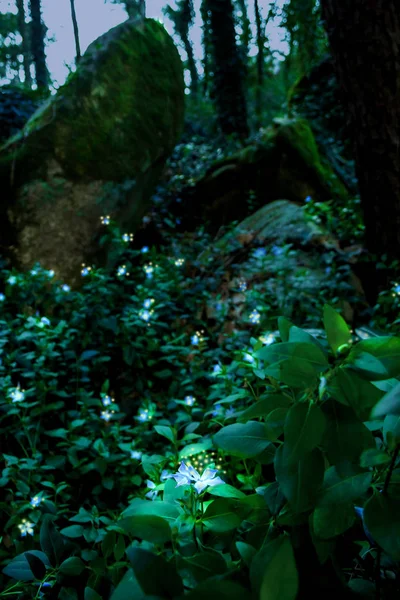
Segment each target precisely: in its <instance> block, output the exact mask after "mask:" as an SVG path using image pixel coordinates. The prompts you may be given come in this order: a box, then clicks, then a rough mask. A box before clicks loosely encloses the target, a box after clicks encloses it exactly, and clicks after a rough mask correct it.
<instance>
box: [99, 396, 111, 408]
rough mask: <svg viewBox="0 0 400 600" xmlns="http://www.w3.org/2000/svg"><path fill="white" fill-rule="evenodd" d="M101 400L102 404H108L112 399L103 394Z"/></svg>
mask: <svg viewBox="0 0 400 600" xmlns="http://www.w3.org/2000/svg"><path fill="white" fill-rule="evenodd" d="M101 401H102V403H103V406H110V405H111V403H112V401H113V400H112V398H110V396H104V397H103V398H102V400H101Z"/></svg>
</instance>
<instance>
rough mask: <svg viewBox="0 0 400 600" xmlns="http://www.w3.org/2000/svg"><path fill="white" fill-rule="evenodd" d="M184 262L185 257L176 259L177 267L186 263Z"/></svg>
mask: <svg viewBox="0 0 400 600" xmlns="http://www.w3.org/2000/svg"><path fill="white" fill-rule="evenodd" d="M184 262H185V259H184V258H177V259H176V261H175V265H176V266H177V267H181V266H182V265H183V264H184Z"/></svg>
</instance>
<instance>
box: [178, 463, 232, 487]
mask: <svg viewBox="0 0 400 600" xmlns="http://www.w3.org/2000/svg"><path fill="white" fill-rule="evenodd" d="M217 473H218V469H205V471H204V472H203V474H202V475H200V473H199V472H198V471H196V469H195V468H194V467H192V466H187V465H185V463H184V462H181V466H180V467H179V469H178V472H177V473H176V474H175V475H173V476H172V477H173V478H174V479H175V481H176V483H177V487H179V486H181V485H191V484H192V482H194V488H195V490H196V492H197V493H198V494H201V492H203V491H204V490H205V489H206V488H207V487H212V486H214V485H219V484H222V483H225V481H222V479H221V477H216V474H217Z"/></svg>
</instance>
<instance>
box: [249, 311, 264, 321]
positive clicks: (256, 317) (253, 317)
mask: <svg viewBox="0 0 400 600" xmlns="http://www.w3.org/2000/svg"><path fill="white" fill-rule="evenodd" d="M260 319H261V315H260V313H259V312H258V310H253V312H251V313H250V315H249V321H250V323H253V325H258V323H259V322H260Z"/></svg>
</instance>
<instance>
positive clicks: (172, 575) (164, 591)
mask: <svg viewBox="0 0 400 600" xmlns="http://www.w3.org/2000/svg"><path fill="white" fill-rule="evenodd" d="M126 554H127V556H128V558H129V562H130V563H131V566H132V570H133V572H134V574H135V576H136V580H137V581H138V583H139V585H140V587H141V588H142V590H143V592H145V594H147V595H150V596H160V597H162V598H175V597H176V596H178V595H180V594H183V584H182V579H181V577H180V576H179V575H178V573H177V570H176V567H175V565H174V564H173V563H172V562H167V561H166V560H165V558H164V557H163V556H159V555H158V556H157V555H156V554H153V553H152V552H149V551H148V550H144V549H142V548H134V547H130V548H128V550H127V551H126Z"/></svg>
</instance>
